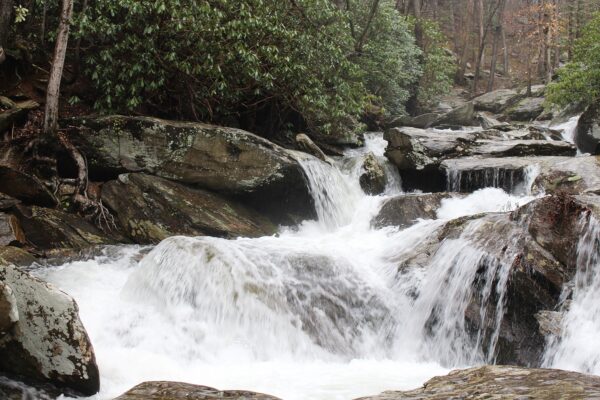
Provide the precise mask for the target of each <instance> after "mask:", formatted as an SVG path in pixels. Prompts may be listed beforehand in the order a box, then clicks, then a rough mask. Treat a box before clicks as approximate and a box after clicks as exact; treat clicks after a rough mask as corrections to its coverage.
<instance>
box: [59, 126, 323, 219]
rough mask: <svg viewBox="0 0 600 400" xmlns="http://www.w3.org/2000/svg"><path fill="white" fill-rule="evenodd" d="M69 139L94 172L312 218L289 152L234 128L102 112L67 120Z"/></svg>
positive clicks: (299, 170) (301, 177)
mask: <svg viewBox="0 0 600 400" xmlns="http://www.w3.org/2000/svg"><path fill="white" fill-rule="evenodd" d="M71 124H72V125H73V124H76V125H77V126H78V128H77V129H76V130H73V131H72V132H71V133H70V135H71V140H72V141H73V143H74V144H76V145H77V146H78V147H79V148H80V149H81V150H82V152H83V153H84V154H85V155H86V156H87V159H88V162H89V167H90V173H91V175H92V178H93V177H100V178H102V179H99V180H107V179H106V178H107V177H108V178H116V177H117V175H118V174H120V173H124V172H144V173H148V174H151V175H156V176H159V177H162V178H166V179H171V180H175V181H178V182H181V183H185V184H188V185H193V186H197V187H199V188H204V189H208V190H211V191H214V192H217V193H223V194H227V195H234V196H237V197H243V198H244V200H245V201H248V202H250V203H252V204H255V205H256V207H257V208H261V210H264V212H266V213H267V212H268V213H269V214H273V215H277V216H282V214H284V213H285V212H292V213H298V214H301V215H313V213H314V207H313V205H312V202H311V197H310V193H309V189H308V187H307V184H306V182H305V177H304V172H303V169H302V167H301V165H300V163H299V161H298V160H297V159H296V158H295V157H294V155H293V153H292V152H290V151H288V150H286V149H284V148H282V147H280V146H277V145H276V144H273V143H271V142H269V141H268V140H266V139H263V138H261V137H259V136H256V135H254V134H252V133H249V132H246V131H243V130H241V129H235V128H225V127H220V126H214V125H206V124H201V123H192V122H178V121H166V120H161V119H157V118H150V117H124V116H109V117H100V118H87V119H82V120H77V121H74V122H72V123H71Z"/></svg>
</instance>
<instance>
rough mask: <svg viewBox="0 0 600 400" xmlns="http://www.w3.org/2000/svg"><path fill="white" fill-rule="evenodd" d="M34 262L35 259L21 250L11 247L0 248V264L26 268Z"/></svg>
mask: <svg viewBox="0 0 600 400" xmlns="http://www.w3.org/2000/svg"><path fill="white" fill-rule="evenodd" d="M34 262H36V258H35V257H34V256H33V255H31V254H30V253H28V252H26V251H25V250H23V249H20V248H18V247H13V246H2V247H0V264H14V265H16V266H17V267H28V266H30V265H31V264H33V263H34Z"/></svg>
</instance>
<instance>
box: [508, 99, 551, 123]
mask: <svg viewBox="0 0 600 400" xmlns="http://www.w3.org/2000/svg"><path fill="white" fill-rule="evenodd" d="M544 101H545V99H544V98H543V97H526V98H524V99H523V100H521V101H519V102H518V103H517V104H515V105H514V106H512V107H510V108H509V109H508V110H507V111H506V115H507V116H508V117H509V118H510V119H511V120H513V121H533V120H534V119H536V118H537V117H539V116H540V115H541V114H542V113H543V112H544Z"/></svg>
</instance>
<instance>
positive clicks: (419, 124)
mask: <svg viewBox="0 0 600 400" xmlns="http://www.w3.org/2000/svg"><path fill="white" fill-rule="evenodd" d="M449 111H452V109H450V110H449ZM449 111H447V112H449ZM439 117H440V113H437V112H431V113H426V114H421V115H417V116H416V117H410V116H404V117H399V118H396V119H394V120H393V121H391V122H390V123H389V124H388V125H387V128H400V127H403V126H409V127H412V128H421V129H425V128H427V127H429V126H431V124H433V123H434V122H435V121H436V120H437V119H438V118H439Z"/></svg>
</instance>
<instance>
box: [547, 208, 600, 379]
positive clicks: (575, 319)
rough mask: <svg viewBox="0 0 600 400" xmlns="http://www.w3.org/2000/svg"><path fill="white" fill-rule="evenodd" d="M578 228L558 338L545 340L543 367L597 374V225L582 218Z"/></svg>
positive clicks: (599, 360) (599, 236)
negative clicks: (574, 261)
mask: <svg viewBox="0 0 600 400" xmlns="http://www.w3.org/2000/svg"><path fill="white" fill-rule="evenodd" d="M580 225H581V227H582V229H581V236H580V240H579V243H578V246H577V272H576V274H575V278H574V279H573V282H572V285H571V286H569V287H567V288H566V289H565V291H564V292H563V298H564V299H565V303H564V306H563V308H564V309H565V310H564V313H565V314H564V316H563V318H562V323H561V333H560V337H550V338H549V344H548V349H547V351H546V354H545V359H544V365H545V366H547V367H552V368H561V369H570V370H575V371H581V372H585V373H590V374H600V342H599V341H598V337H599V335H600V301H599V299H600V222H598V221H597V220H596V219H595V218H593V217H590V218H589V219H588V218H585V217H584V218H582V221H581V224H580ZM569 295H570V296H571V299H570V300H567V297H569Z"/></svg>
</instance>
